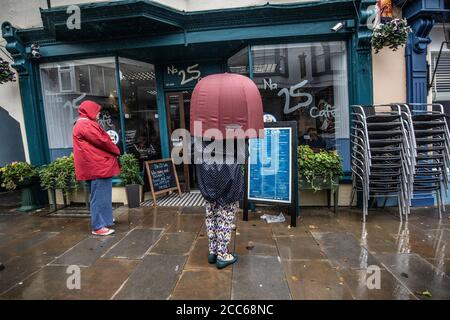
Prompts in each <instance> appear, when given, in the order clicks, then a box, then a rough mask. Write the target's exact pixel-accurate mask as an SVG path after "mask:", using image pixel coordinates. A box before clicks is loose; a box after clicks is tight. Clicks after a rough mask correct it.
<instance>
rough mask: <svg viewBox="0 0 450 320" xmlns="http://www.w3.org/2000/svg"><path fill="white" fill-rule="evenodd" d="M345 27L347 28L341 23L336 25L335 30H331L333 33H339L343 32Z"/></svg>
mask: <svg viewBox="0 0 450 320" xmlns="http://www.w3.org/2000/svg"><path fill="white" fill-rule="evenodd" d="M344 27H345V24H344V23H343V22H339V23H336V25H335V26H334V27H333V28H331V31H333V32H339V31H341V30H342V28H344Z"/></svg>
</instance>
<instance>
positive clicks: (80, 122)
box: [72, 100, 120, 236]
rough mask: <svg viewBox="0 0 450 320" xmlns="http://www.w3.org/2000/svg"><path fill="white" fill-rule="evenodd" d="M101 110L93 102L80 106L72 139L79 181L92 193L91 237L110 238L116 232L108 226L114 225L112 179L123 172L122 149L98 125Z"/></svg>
mask: <svg viewBox="0 0 450 320" xmlns="http://www.w3.org/2000/svg"><path fill="white" fill-rule="evenodd" d="M100 109H101V106H100V105H98V104H97V103H95V102H93V101H89V100H86V101H84V102H83V103H81V105H80V108H79V109H78V113H79V117H78V119H77V121H76V122H75V125H74V127H73V132H72V138H73V156H74V162H75V174H76V176H77V180H85V181H87V182H88V185H89V188H90V190H91V197H90V211H91V226H92V234H94V235H99V236H107V235H110V234H112V233H114V230H113V229H110V228H108V226H112V225H113V215H112V177H113V176H116V175H118V174H119V173H120V168H119V162H118V160H117V156H119V155H120V150H119V148H118V147H117V146H116V145H115V144H114V143H113V142H112V141H111V138H110V136H109V135H108V134H107V133H106V131H105V130H103V128H102V127H101V126H100V125H99V124H98V123H97V120H98V117H99V114H100Z"/></svg>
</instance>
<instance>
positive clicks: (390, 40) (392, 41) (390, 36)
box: [372, 19, 412, 53]
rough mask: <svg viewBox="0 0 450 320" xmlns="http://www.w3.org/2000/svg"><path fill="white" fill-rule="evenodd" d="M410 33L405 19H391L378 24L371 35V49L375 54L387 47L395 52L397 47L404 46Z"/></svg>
mask: <svg viewBox="0 0 450 320" xmlns="http://www.w3.org/2000/svg"><path fill="white" fill-rule="evenodd" d="M410 32H412V30H411V27H409V26H408V22H407V21H406V19H393V20H391V21H388V22H386V23H384V24H379V25H378V26H377V27H376V28H375V30H374V31H373V35H372V47H373V48H374V49H375V53H378V52H380V50H381V49H383V48H385V47H388V48H389V49H391V50H392V51H397V50H398V48H399V47H403V46H404V45H405V44H406V41H407V39H408V35H409V33H410Z"/></svg>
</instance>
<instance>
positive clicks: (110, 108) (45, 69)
mask: <svg viewBox="0 0 450 320" xmlns="http://www.w3.org/2000/svg"><path fill="white" fill-rule="evenodd" d="M40 69H41V82H42V95H43V98H44V112H45V121H46V125H47V136H48V143H49V148H50V157H51V160H54V159H56V158H58V157H60V156H64V155H69V154H70V153H71V152H72V129H73V124H74V122H75V120H76V119H77V117H78V112H77V109H78V107H79V105H80V103H81V102H83V101H84V100H92V101H95V102H97V103H98V104H100V105H101V106H102V110H101V113H100V121H99V123H100V124H101V125H102V126H103V128H104V129H105V130H107V131H108V130H114V131H116V132H117V134H118V136H119V140H120V134H121V131H120V117H119V107H118V99H117V89H116V85H115V72H114V70H115V62H114V58H100V59H85V60H73V61H65V62H58V63H47V64H42V65H41V67H40ZM118 145H119V146H120V147H121V141H120V142H119V144H118Z"/></svg>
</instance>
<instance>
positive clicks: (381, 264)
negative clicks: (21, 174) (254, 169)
mask: <svg viewBox="0 0 450 320" xmlns="http://www.w3.org/2000/svg"><path fill="white" fill-rule="evenodd" d="M203 210H204V209H202V208H189V210H187V209H186V208H168V207H159V208H151V207H143V208H137V209H128V208H126V207H120V208H118V209H116V210H115V211H114V215H115V217H116V221H117V222H116V227H115V228H116V231H117V232H116V234H115V235H114V236H109V237H105V238H98V237H94V236H91V235H90V234H89V219H87V218H75V217H61V216H59V217H48V216H36V215H28V214H23V213H13V212H9V210H8V211H3V213H0V263H2V264H3V265H4V267H5V268H4V270H2V271H0V299H224V300H228V299H264V300H277V299H300V300H302V299H331V300H339V299H450V219H449V216H448V215H444V218H443V219H442V220H441V221H440V220H439V219H438V218H437V213H436V210H435V209H434V208H421V209H414V210H413V212H412V214H411V216H410V219H409V222H408V223H400V222H399V220H398V217H396V216H395V212H396V210H395V209H394V210H392V212H391V211H390V210H379V211H373V212H371V213H370V216H369V218H368V221H367V223H366V224H365V225H363V224H362V222H361V213H360V211H358V210H356V209H352V210H348V209H346V208H341V209H340V210H339V212H338V214H337V215H333V214H332V213H331V212H330V211H329V210H327V209H326V208H303V209H302V212H301V214H302V216H301V218H300V219H299V223H298V226H297V228H290V227H289V225H288V222H285V223H281V224H267V223H265V222H264V221H263V220H261V219H260V218H259V217H260V216H261V215H262V214H263V213H268V212H269V213H278V212H271V211H269V209H267V208H264V207H260V208H258V211H257V212H256V213H250V221H248V222H246V221H242V215H241V214H240V215H239V217H238V221H237V223H236V225H237V229H236V231H235V232H234V233H233V236H232V241H231V248H232V250H233V251H235V252H237V253H239V255H240V260H239V262H238V263H237V264H235V265H234V266H232V267H228V268H226V269H224V270H217V269H216V268H215V266H214V265H210V264H208V262H207V244H208V240H207V237H206V228H205V225H204V213H203ZM287 220H289V219H287ZM73 265H75V266H78V268H79V270H80V274H81V277H80V289H77V288H75V289H69V288H68V285H67V284H68V283H69V282H70V280H69V278H70V276H71V275H72V274H71V273H70V272H71V271H70V270H72V269H70V268H69V267H70V266H73ZM68 268H69V270H68ZM71 268H73V267H71ZM72 272H73V271H72ZM378 275H379V277H378ZM71 279H72V280H73V278H71ZM69 284H70V283H69ZM69 287H70V285H69Z"/></svg>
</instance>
